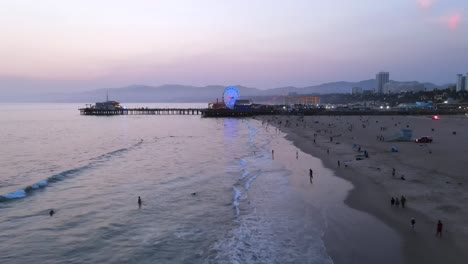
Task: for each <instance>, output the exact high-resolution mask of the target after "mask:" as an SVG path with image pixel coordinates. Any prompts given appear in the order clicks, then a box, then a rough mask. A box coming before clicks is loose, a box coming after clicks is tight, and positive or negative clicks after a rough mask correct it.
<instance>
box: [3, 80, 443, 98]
mask: <svg viewBox="0 0 468 264" xmlns="http://www.w3.org/2000/svg"><path fill="white" fill-rule="evenodd" d="M393 82H394V81H393ZM405 83H406V82H405ZM414 83H417V82H414ZM423 85H424V87H425V88H426V89H427V90H432V89H436V88H445V87H447V85H444V86H438V85H435V84H432V83H423ZM236 87H237V88H238V89H239V92H240V97H241V98H249V97H253V96H279V95H288V94H289V93H297V94H315V95H320V94H330V93H350V92H351V88H352V87H361V88H362V89H364V90H372V89H374V88H375V87H376V81H375V79H370V80H364V81H360V82H346V81H340V82H330V83H324V84H320V85H315V86H307V87H280V88H274V89H268V90H260V89H257V88H249V87H244V86H241V85H237V86H236ZM224 89H225V86H221V85H209V86H203V87H197V86H187V85H178V84H167V85H161V86H148V85H131V86H126V87H121V88H102V89H95V90H89V91H85V92H68V93H65V92H61V93H58V92H56V93H46V94H36V95H35V96H33V97H31V96H26V97H25V96H21V97H19V96H9V97H8V96H3V97H0V101H3V102H84V103H93V102H99V101H104V99H105V98H106V94H107V93H108V94H109V98H110V99H113V100H116V101H120V102H210V101H215V100H216V99H217V98H218V99H219V100H221V98H222V96H223V92H224Z"/></svg>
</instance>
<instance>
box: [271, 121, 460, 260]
mask: <svg viewBox="0 0 468 264" xmlns="http://www.w3.org/2000/svg"><path fill="white" fill-rule="evenodd" d="M270 118H272V117H264V118H262V120H265V121H267V120H268V119H270ZM297 118H298V117H296V116H293V117H289V118H288V117H279V118H278V117H273V120H275V121H276V122H269V123H270V124H271V125H274V126H275V127H277V128H279V129H280V130H281V131H282V132H283V133H285V134H286V135H287V136H286V139H287V140H289V141H291V142H292V143H293V144H294V145H295V146H296V147H297V148H299V149H301V151H303V152H305V153H308V154H310V155H312V156H314V157H317V158H319V159H320V160H321V161H322V162H323V164H324V165H325V167H327V168H329V169H331V170H332V171H333V172H334V173H335V175H336V176H338V177H340V178H342V179H345V180H348V181H349V182H351V183H352V185H353V186H354V187H353V189H352V190H350V191H349V193H348V195H347V197H346V199H345V200H344V203H345V204H346V205H347V206H349V207H351V208H353V209H356V210H359V211H361V212H365V213H369V214H370V215H372V216H374V217H376V218H377V219H379V220H381V221H382V222H383V223H385V224H386V225H387V226H388V227H390V228H391V229H393V230H394V231H396V233H398V235H400V236H401V238H402V241H403V243H402V252H403V254H404V258H405V260H406V263H466V260H467V259H468V254H467V253H465V252H463V250H462V246H463V242H464V241H466V235H465V234H464V233H461V234H457V232H458V230H456V229H452V228H450V227H446V228H444V234H443V235H444V237H443V238H441V239H440V238H437V237H435V222H434V219H431V218H430V217H428V216H427V213H424V212H423V210H418V208H417V207H416V206H415V205H416V203H415V205H413V204H412V202H413V201H412V199H413V198H412V197H411V198H410V199H409V204H408V206H407V208H404V209H403V208H392V207H391V206H390V195H389V194H388V193H389V189H392V188H390V187H389V186H390V185H389V184H388V182H387V180H381V179H379V178H378V177H382V176H377V177H374V176H375V175H376V174H377V175H382V174H386V173H388V172H387V171H386V170H387V169H386V168H384V167H385V166H387V167H388V165H387V164H385V165H383V164H379V162H381V161H382V158H381V157H377V158H374V157H373V155H374V153H376V152H378V151H379V150H378V149H375V148H373V147H374V146H373V144H372V143H369V142H365V143H366V144H363V145H365V147H366V149H368V150H369V152H370V153H371V154H370V155H371V157H370V158H369V159H366V160H363V161H359V162H354V161H349V162H350V166H349V167H347V168H343V164H341V167H340V168H337V163H336V161H337V160H341V161H342V163H343V161H345V160H346V159H347V158H348V160H349V157H350V154H351V155H354V154H355V153H353V148H352V144H350V142H346V141H349V140H344V139H341V138H340V137H341V136H342V134H340V135H339V136H336V133H338V132H341V133H343V134H345V132H343V130H344V129H343V128H344V127H346V125H345V124H344V121H342V123H343V125H344V126H343V128H337V127H335V128H333V129H330V131H326V130H327V127H328V128H329V127H330V126H331V123H334V122H335V121H337V120H336V119H337V117H320V118H319V119H321V120H319V121H318V124H319V125H317V124H315V123H313V122H314V121H315V122H317V119H318V117H305V118H304V120H305V121H304V122H305V123H306V124H305V125H304V127H303V126H302V124H301V125H300V126H297V125H295V124H296V121H297ZM347 118H348V117H347ZM356 118H358V117H356ZM374 118H379V119H382V117H374ZM395 118H401V117H395ZM279 120H282V123H283V125H278V121H279ZM285 120H290V121H289V122H291V121H292V123H293V124H294V125H290V126H289V127H285V126H284V122H285ZM270 121H272V120H270ZM324 121H325V122H324ZM348 121H349V120H348ZM297 122H300V121H297ZM353 122H354V123H353ZM392 122H393V117H392ZM311 123H312V124H311ZM320 123H323V124H321V125H322V126H320ZM327 123H328V125H327ZM352 123H353V125H354V126H357V125H360V124H357V122H356V120H353V121H352ZM321 130H322V131H321ZM332 130H334V131H332ZM317 131H319V132H317ZM332 133H333V134H332ZM314 134H317V137H316V143H313V142H312V140H313V138H314ZM350 134H352V133H350ZM330 135H332V137H334V138H340V139H339V142H340V143H339V144H336V142H334V143H332V142H330V141H329V138H328V137H329V136H330ZM367 136H369V135H367ZM343 138H344V137H343ZM352 139H353V140H354V139H355V138H354V137H353V138H352ZM373 140H375V139H373ZM407 144H408V143H407ZM410 144H411V143H410ZM327 149H329V150H330V153H329V154H327ZM350 151H351V152H350ZM382 156H383V155H382ZM355 163H356V165H355ZM359 163H360V164H359ZM357 164H359V165H357ZM364 164H365V165H368V166H367V167H364V166H360V165H364ZM389 164H394V163H391V162H389ZM369 165H370V166H369ZM381 167H382V168H381ZM369 168H378V170H374V171H373V169H369ZM382 169H383V170H382ZM412 170H415V168H412ZM390 174H391V172H390ZM397 174H398V173H397ZM398 175H399V174H398ZM394 181H395V182H396V183H397V184H399V182H398V181H399V180H394ZM390 184H393V183H392V182H390ZM423 188H424V187H423ZM415 199H416V198H415ZM418 202H419V203H421V202H420V201H418ZM413 217H414V218H415V219H417V222H416V223H417V224H416V228H415V230H412V229H411V227H410V222H409V221H410V219H411V218H413ZM447 221H448V220H446V219H443V222H444V223H447ZM327 233H328V232H326V234H325V237H324V239H325V243H326V245H327V248H329V247H330V248H333V241H332V240H333V239H332V238H330V237H328V236H327ZM382 239H385V238H382ZM330 251H331V252H330V253H331V255H332V257H333V258H334V259H336V257H337V256H336V255H335V256H333V250H330ZM338 263H341V262H338Z"/></svg>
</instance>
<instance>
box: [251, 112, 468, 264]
mask: <svg viewBox="0 0 468 264" xmlns="http://www.w3.org/2000/svg"><path fill="white" fill-rule="evenodd" d="M260 119H263V120H270V122H269V123H270V125H271V129H276V127H279V128H280V129H281V131H282V132H285V133H287V135H288V136H287V138H288V139H289V140H291V141H292V142H293V143H294V144H295V145H296V146H297V147H298V148H300V149H301V150H302V151H304V152H306V153H309V154H311V155H312V156H314V157H318V158H320V159H321V160H322V161H323V162H324V164H325V165H326V166H327V167H328V168H330V169H332V170H334V171H335V174H337V175H338V176H340V177H342V178H344V179H346V180H349V181H350V182H352V183H353V185H354V189H352V190H351V191H350V193H349V195H348V197H347V198H346V200H345V202H346V204H348V205H349V206H351V207H352V208H355V209H358V210H361V211H364V212H367V213H370V214H371V215H373V216H375V217H377V218H378V219H380V220H382V221H383V222H384V223H386V224H387V225H388V226H389V227H391V228H392V229H393V230H395V231H396V232H397V233H398V234H399V235H400V236H401V237H402V239H403V243H402V247H403V248H402V250H403V252H404V256H405V260H406V261H405V262H406V263H466V262H467V261H468V254H467V253H465V252H463V246H464V245H466V243H467V241H468V239H467V238H468V235H467V234H468V231H467V228H468V226H467V225H466V222H468V208H467V206H466V201H468V192H467V187H468V186H467V185H468V181H467V180H466V178H465V177H464V176H465V174H464V173H463V172H464V170H465V168H468V166H467V165H465V164H466V161H468V158H466V147H465V146H468V134H467V133H464V131H466V128H467V127H468V126H467V125H468V118H465V117H464V116H453V117H445V116H443V117H442V119H441V120H437V121H436V120H432V119H431V118H430V117H424V116H420V117H411V116H408V117H404V116H394V117H391V116H386V117H381V116H379V117H367V116H366V117H358V116H355V117H334V116H331V117H304V121H303V122H302V120H301V119H300V118H298V117H293V116H291V117H262V118H260ZM286 120H289V122H290V125H288V126H285V123H286ZM279 121H281V123H282V124H281V125H279ZM275 126H276V127H275ZM401 129H411V130H413V138H415V137H421V136H431V137H432V138H433V139H434V142H433V143H430V144H418V143H415V142H388V141H387V140H389V139H390V138H394V137H396V136H397V135H399V132H400V130H401ZM453 132H456V134H454V133H453ZM314 135H316V136H315V143H314ZM379 136H383V141H382V140H381V139H379V138H378V137H379ZM330 137H332V141H331V139H330ZM359 146H361V151H363V150H367V151H368V153H369V158H362V160H356V155H357V154H359V152H358V148H359ZM392 147H397V148H398V152H392V151H391V148H392ZM327 151H328V153H327ZM338 160H340V163H341V167H338V164H337V161H338ZM345 163H346V164H347V165H348V166H347V167H345V166H344V165H345ZM392 168H395V170H396V173H395V176H393V175H392ZM401 176H403V177H404V178H405V180H401ZM401 195H404V196H405V197H406V199H407V204H406V208H401V207H395V206H394V207H392V206H391V205H390V198H391V197H392V196H393V197H400V196H401ZM411 218H415V220H416V225H415V229H414V230H413V229H412V228H411V226H410V219H411ZM439 219H440V220H441V221H442V222H443V224H444V230H443V237H442V238H438V237H436V236H435V233H436V223H437V220H439ZM357 228H361V227H357ZM362 228H365V227H362ZM330 230H332V229H330ZM332 233H333V232H332V231H330V232H328V234H332ZM328 234H326V235H325V239H326V243H327V248H329V250H330V254H331V255H332V257H333V259H334V260H336V263H345V262H346V259H345V258H343V257H340V250H339V249H337V248H334V247H333V244H334V242H335V241H336V239H337V238H336V234H334V235H333V234H332V235H328ZM356 239H359V235H357V237H356ZM361 239H362V238H361ZM381 240H382V243H385V241H386V237H385V236H383V237H382V238H381ZM361 243H362V242H359V244H361ZM396 254H398V253H396Z"/></svg>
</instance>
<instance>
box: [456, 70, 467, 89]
mask: <svg viewBox="0 0 468 264" xmlns="http://www.w3.org/2000/svg"><path fill="white" fill-rule="evenodd" d="M467 83H468V73H467V74H466V76H463V74H458V75H457V92H460V91H466V87H467Z"/></svg>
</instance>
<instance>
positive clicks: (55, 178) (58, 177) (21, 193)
mask: <svg viewBox="0 0 468 264" xmlns="http://www.w3.org/2000/svg"><path fill="white" fill-rule="evenodd" d="M142 143H143V141H140V142H138V143H136V144H134V145H132V146H130V147H127V148H121V149H118V150H114V151H111V152H108V153H105V154H102V155H99V156H97V157H94V158H91V159H90V160H89V163H88V164H86V165H84V166H81V167H78V168H74V169H70V170H66V171H62V172H59V173H57V174H54V175H52V176H50V177H48V178H47V179H45V180H41V181H39V182H37V183H34V184H31V185H29V186H26V187H24V188H22V189H19V190H16V191H14V192H11V193H8V194H4V195H0V202H2V201H8V200H12V199H20V198H24V197H26V196H27V195H28V194H30V193H31V192H33V191H35V190H39V189H43V188H45V187H47V186H49V184H51V183H55V182H59V181H62V180H64V179H66V178H69V177H71V176H75V175H77V174H80V173H82V172H83V171H85V170H88V169H91V168H93V167H95V166H97V165H99V164H101V163H103V162H105V161H107V160H109V159H110V158H111V157H113V156H115V155H117V154H120V153H122V152H126V151H128V150H130V149H131V148H134V147H136V146H139V145H140V144H142Z"/></svg>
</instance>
